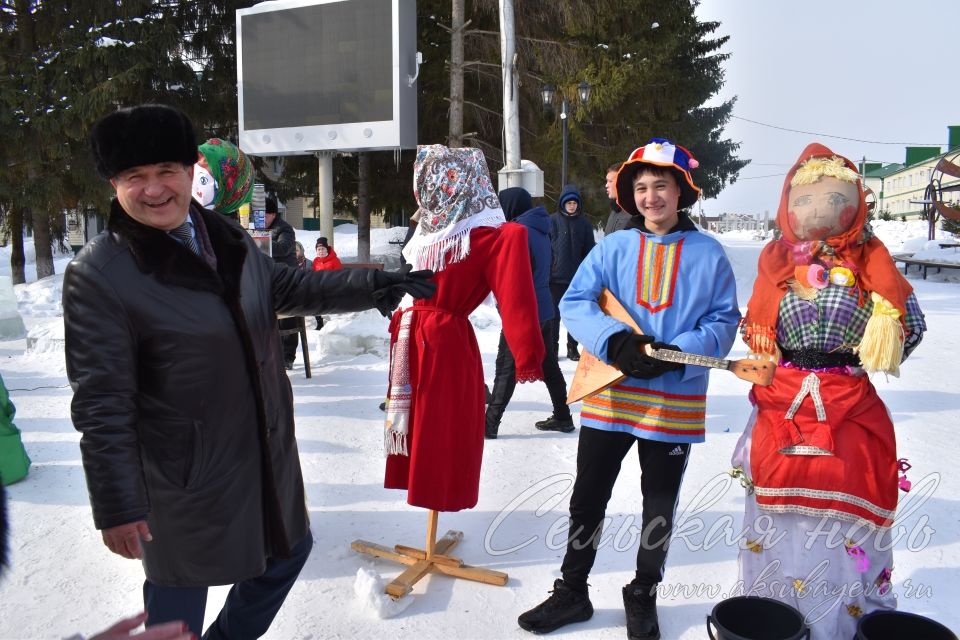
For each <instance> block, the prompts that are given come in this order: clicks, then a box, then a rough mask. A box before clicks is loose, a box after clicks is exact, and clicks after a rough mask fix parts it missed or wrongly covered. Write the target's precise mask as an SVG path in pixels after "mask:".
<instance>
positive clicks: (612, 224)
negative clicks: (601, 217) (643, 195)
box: [603, 162, 630, 237]
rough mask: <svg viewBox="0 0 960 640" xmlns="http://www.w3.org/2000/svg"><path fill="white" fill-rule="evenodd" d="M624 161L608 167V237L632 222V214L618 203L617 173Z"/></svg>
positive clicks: (605, 186)
mask: <svg viewBox="0 0 960 640" xmlns="http://www.w3.org/2000/svg"><path fill="white" fill-rule="evenodd" d="M622 164H623V163H622V162H614V163H613V164H612V165H610V166H609V167H607V178H606V182H605V183H604V188H606V190H607V199H608V200H609V201H610V213H609V214H607V222H606V224H604V225H603V236H604V237H607V236H608V235H610V234H611V233H613V232H614V231H620V230H621V229H626V228H627V223H628V222H630V214H629V213H627V212H626V211H624V210H623V209H621V208H620V205H619V204H617V174H618V173H620V166H621V165H622Z"/></svg>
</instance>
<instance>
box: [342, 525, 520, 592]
mask: <svg viewBox="0 0 960 640" xmlns="http://www.w3.org/2000/svg"><path fill="white" fill-rule="evenodd" d="M461 540H463V532H462V531H453V530H450V531H447V533H446V534H445V535H444V536H443V537H442V538H440V539H439V540H437V542H436V544H435V545H434V548H433V549H432V550H431V552H429V553H428V552H427V551H424V550H422V549H416V548H414V547H408V546H406V545H400V544H398V545H395V546H394V547H393V548H392V549H391V548H390V547H385V546H383V545H379V544H376V543H374V542H368V541H366V540H354V541H353V542H352V543H351V544H350V548H351V549H353V550H354V551H356V552H358V553H365V554H367V555H370V556H374V557H376V558H386V559H387V560H392V561H393V562H399V563H401V564H403V565H406V566H407V568H406V569H405V570H404V571H403V572H402V573H401V574H400V575H399V576H397V577H396V578H394V580H393V581H392V582H391V583H390V584H388V585H387V588H386V592H387V594H389V595H390V596H392V597H394V598H402V597H403V596H405V595H407V594H408V593H410V591H412V590H413V587H414V585H416V583H417V582H419V581H420V580H421V579H423V577H424V576H426V575H427V574H429V573H431V572H433V573H442V574H444V575H448V576H451V577H453V578H463V579H465V580H472V581H474V582H482V583H484V584H492V585H496V586H500V587H502V586H503V585H505V584H507V580H508V579H509V576H508V575H507V574H506V573H503V572H502V571H493V570H491V569H481V568H479V567H471V566H470V565H467V564H464V563H463V560H461V559H460V558H457V557H455V556H451V555H448V553H449V551H451V550H452V549H453V548H454V547H456V546H457V545H458V544H459V543H460V541H461Z"/></svg>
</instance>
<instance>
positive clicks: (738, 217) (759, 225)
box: [704, 212, 773, 233]
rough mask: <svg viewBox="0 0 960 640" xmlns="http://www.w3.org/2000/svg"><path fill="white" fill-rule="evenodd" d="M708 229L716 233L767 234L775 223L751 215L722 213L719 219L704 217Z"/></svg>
mask: <svg viewBox="0 0 960 640" xmlns="http://www.w3.org/2000/svg"><path fill="white" fill-rule="evenodd" d="M704 218H705V221H706V228H707V229H708V230H710V231H712V232H714V233H726V232H728V231H760V232H766V231H767V230H769V229H771V228H772V226H773V221H772V220H768V219H766V218H765V219H763V220H760V219H757V218H756V217H755V216H753V215H752V214H749V213H730V212H727V213H721V214H720V215H719V216H717V217H715V218H714V217H707V216H704Z"/></svg>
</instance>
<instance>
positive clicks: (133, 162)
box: [90, 104, 198, 179]
mask: <svg viewBox="0 0 960 640" xmlns="http://www.w3.org/2000/svg"><path fill="white" fill-rule="evenodd" d="M90 143H91V145H92V146H93V157H94V160H95V162H96V164H97V172H98V173H99V174H100V175H101V176H103V177H104V178H107V179H109V178H112V177H113V176H115V175H117V174H118V173H120V172H121V171H125V170H127V169H129V168H130V167H138V166H140V165H144V164H156V163H158V162H180V163H183V164H185V165H192V164H194V163H195V162H196V161H197V154H198V151H197V137H196V136H195V135H194V133H193V124H191V123H190V119H189V118H187V116H185V115H184V114H182V113H181V112H179V111H177V110H176V109H174V108H172V107H168V106H165V105H162V104H144V105H140V106H137V107H128V108H126V109H120V110H119V111H114V112H113V113H111V114H109V115H106V116H104V117H102V118H100V119H99V120H98V121H97V122H96V123H95V124H94V125H93V129H92V130H91V132H90Z"/></svg>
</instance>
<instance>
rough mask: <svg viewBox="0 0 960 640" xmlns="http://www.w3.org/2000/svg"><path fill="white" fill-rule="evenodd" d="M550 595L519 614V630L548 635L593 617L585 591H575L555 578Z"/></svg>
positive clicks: (591, 607) (588, 597) (591, 606)
mask: <svg viewBox="0 0 960 640" xmlns="http://www.w3.org/2000/svg"><path fill="white" fill-rule="evenodd" d="M550 593H551V596H550V597H549V598H547V599H546V600H544V601H543V602H541V603H540V604H538V605H537V606H535V607H534V608H533V609H530V611H527V612H526V613H522V614H520V617H519V618H517V624H519V625H520V628H521V629H524V630H526V631H530V632H532V633H550V632H551V631H553V630H555V629H559V628H560V627H562V626H564V625H566V624H570V623H571V622H584V621H585V620H589V619H590V618H592V617H593V605H592V604H590V596H589V595H587V593H586V592H585V591H575V590H573V589H571V588H570V587H569V586H567V584H566V583H565V582H564V581H563V580H562V579H561V578H557V579H556V580H554V582H553V591H551V592H550Z"/></svg>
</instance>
